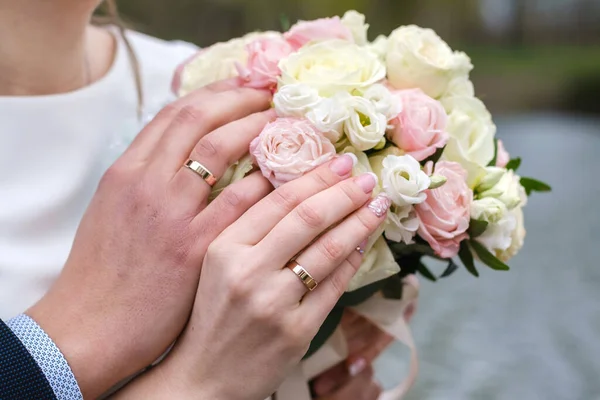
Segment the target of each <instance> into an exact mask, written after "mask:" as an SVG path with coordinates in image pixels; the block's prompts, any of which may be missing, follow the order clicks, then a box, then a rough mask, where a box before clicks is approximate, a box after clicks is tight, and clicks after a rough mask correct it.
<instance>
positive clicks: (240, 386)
mask: <svg viewBox="0 0 600 400" xmlns="http://www.w3.org/2000/svg"><path fill="white" fill-rule="evenodd" d="M351 168H352V159H351V158H350V157H349V156H347V155H345V156H341V157H339V158H338V159H336V160H334V161H333V162H331V163H329V164H327V165H323V166H321V167H319V168H318V169H317V170H315V171H313V172H312V173H310V174H307V175H305V176H304V177H302V178H299V179H297V180H295V181H292V182H289V183H287V184H285V185H283V186H282V187H280V188H279V189H277V190H276V191H274V192H272V193H271V194H270V195H268V196H267V197H266V198H265V199H263V200H262V201H260V202H259V203H257V204H256V205H255V206H253V207H252V208H251V209H250V210H249V211H248V212H246V213H245V214H244V215H243V216H242V217H241V218H240V219H238V221H237V222H235V223H234V224H232V225H231V226H230V227H229V228H227V229H226V230H225V231H224V232H223V233H222V234H221V235H220V236H219V237H218V238H217V239H216V240H215V241H214V242H213V243H212V244H211V245H210V247H209V249H208V252H207V254H206V257H205V260H204V265H203V269H202V275H201V277H200V284H199V288H198V294H197V296H196V302H195V305H194V310H193V312H192V317H191V320H190V322H189V324H188V326H187V327H186V329H185V331H184V333H183V335H182V337H181V339H180V340H179V341H178V342H177V344H176V345H175V348H174V349H173V351H172V352H171V353H170V354H169V356H168V357H167V359H166V360H165V361H164V362H163V363H162V364H160V365H159V366H158V367H155V368H154V369H153V370H152V371H150V372H149V373H148V374H147V375H146V376H144V377H143V378H142V379H140V380H139V381H137V382H135V383H134V385H133V386H132V387H131V388H128V389H126V392H124V393H122V395H123V397H124V398H127V397H129V398H146V399H149V398H168V397H170V398H178V399H211V400H212V399H228V400H237V399H240V400H241V399H264V398H265V397H267V396H268V395H269V394H270V393H272V392H273V391H274V390H275V389H276V388H277V387H278V385H279V384H280V383H281V381H282V380H283V379H284V378H285V376H286V374H287V373H288V372H289V371H290V368H291V367H293V366H294V365H296V364H297V363H298V362H299V361H300V359H301V358H302V356H303V355H304V354H305V352H306V350H307V349H308V346H309V343H310V341H311V340H312V338H313V337H314V335H315V334H316V333H317V331H318V330H319V327H320V326H321V324H322V323H323V321H324V320H325V318H326V317H327V315H328V314H329V312H330V311H331V309H332V308H333V306H334V305H335V304H336V302H337V300H338V299H339V297H340V296H341V295H342V294H343V293H344V291H345V289H346V288H347V286H348V284H349V282H350V280H351V278H352V277H353V275H354V274H355V272H356V270H357V269H358V267H359V266H360V262H361V258H362V257H361V255H360V253H359V252H358V251H356V247H357V246H358V245H359V244H360V243H361V242H363V241H364V240H365V239H366V238H368V237H369V236H370V235H371V234H372V233H373V232H374V231H375V230H376V229H377V227H378V226H379V225H380V224H381V223H382V222H383V220H384V219H385V215H386V214H387V208H388V207H389V204H390V203H389V199H388V198H387V197H384V196H380V197H377V198H376V199H375V200H371V192H372V190H373V188H374V186H375V185H376V181H375V178H374V177H373V176H372V175H371V174H364V175H361V176H359V177H355V178H350V179H344V178H347V177H348V176H349V175H350V171H351ZM342 179H344V180H342ZM340 181H341V182H340ZM332 225H335V227H333V228H331V229H329V228H330V227H331V226H332ZM298 254H299V255H298ZM296 255H298V256H297V258H296V261H297V263H298V264H300V265H302V266H303V267H304V268H305V269H306V270H307V271H308V272H309V273H310V274H311V275H312V277H313V278H314V279H315V280H316V281H317V282H319V283H320V284H319V286H318V287H317V288H316V289H315V290H314V291H311V292H308V290H307V287H306V286H305V285H304V283H303V282H302V281H301V279H300V278H299V277H298V276H297V275H296V274H295V273H294V272H292V270H290V269H289V268H286V264H288V261H289V260H290V259H292V258H294V257H295V256H296Z"/></svg>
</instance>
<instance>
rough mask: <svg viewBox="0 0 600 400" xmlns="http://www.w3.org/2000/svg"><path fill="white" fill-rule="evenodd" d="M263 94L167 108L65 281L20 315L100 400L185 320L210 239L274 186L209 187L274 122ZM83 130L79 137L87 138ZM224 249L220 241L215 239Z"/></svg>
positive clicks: (121, 166) (234, 91) (257, 180)
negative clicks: (200, 168)
mask: <svg viewBox="0 0 600 400" xmlns="http://www.w3.org/2000/svg"><path fill="white" fill-rule="evenodd" d="M270 100H271V95H270V93H268V92H266V91H257V90H253V89H240V88H237V87H235V84H234V83H233V82H231V81H230V82H220V83H217V84H214V85H212V86H210V87H207V88H205V89H201V90H199V91H197V92H195V93H192V94H191V95H190V96H188V97H186V98H183V99H180V100H178V101H177V102H175V103H173V104H172V105H170V106H168V107H167V108H165V109H164V110H162V111H161V112H160V113H159V114H158V116H157V117H156V118H155V119H154V120H153V121H152V122H151V123H150V124H149V125H148V126H147V127H146V128H145V129H144V130H143V131H142V132H141V133H140V134H139V135H138V136H137V138H136V139H135V141H134V142H133V144H132V145H131V146H130V147H129V149H128V150H127V151H126V152H125V154H124V155H123V156H122V157H121V158H120V159H119V160H117V162H116V163H115V164H114V165H113V166H112V167H111V168H110V169H109V170H108V172H107V173H106V175H105V176H104V177H103V179H102V181H101V183H100V185H99V188H98V191H97V192H96V194H95V196H94V198H93V200H92V202H91V204H90V206H89V208H88V210H87V212H86V214H85V216H84V218H83V220H82V222H81V225H80V227H79V230H78V232H77V235H76V238H75V242H74V245H73V248H72V251H71V254H70V256H69V259H68V261H67V263H66V265H65V267H64V270H63V272H62V274H61V276H60V277H59V278H58V280H57V282H56V283H55V285H54V286H53V287H52V289H51V290H50V291H49V293H48V294H47V295H46V296H45V297H44V299H42V300H41V301H40V302H39V303H38V304H36V305H35V306H34V307H33V308H31V309H30V310H28V312H27V314H28V315H30V316H31V317H32V318H33V319H34V320H36V321H37V322H38V323H39V324H40V325H41V326H42V328H43V329H44V330H45V331H46V332H47V333H48V335H49V336H50V337H51V338H52V339H53V340H54V341H55V342H56V344H57V345H58V347H59V348H60V349H61V351H62V352H63V354H64V355H65V357H66V359H67V360H68V362H69V364H70V366H71V368H72V370H73V372H74V374H75V377H76V378H77V380H78V383H79V384H80V387H81V389H82V392H83V394H84V395H85V396H86V398H87V397H89V398H95V397H97V396H98V395H99V394H101V393H102V392H104V391H105V390H107V389H109V388H110V387H111V386H112V385H114V384H116V383H117V382H118V381H119V380H121V379H123V378H125V377H127V376H129V375H131V374H133V373H135V372H136V371H138V370H140V369H142V368H143V367H145V366H147V365H149V364H150V363H152V362H153V361H154V360H156V358H158V357H159V356H160V355H161V354H162V353H163V352H164V351H165V350H166V349H167V348H168V346H169V345H170V344H171V343H172V342H173V341H174V340H175V338H176V337H177V335H178V334H179V333H180V332H181V330H182V329H183V327H184V325H185V323H186V321H187V320H188V318H189V315H190V311H191V308H192V305H193V301H194V296H195V294H196V289H197V285H198V278H199V275H200V267H201V264H202V259H203V258H204V254H205V252H206V249H207V247H208V245H209V243H210V242H212V241H213V240H214V238H215V237H217V235H218V234H219V233H221V232H222V231H223V229H225V228H226V227H227V226H229V225H230V224H231V223H232V222H234V221H235V220H236V219H237V218H238V217H239V216H240V215H242V214H243V213H244V212H245V211H246V210H247V209H248V208H250V206H252V205H253V204H255V203H256V202H257V201H258V200H259V199H261V198H263V197H264V196H265V195H267V194H268V193H269V192H270V191H271V190H272V188H271V187H270V185H269V184H268V183H267V182H266V181H265V180H264V179H262V177H260V176H257V175H253V176H250V177H249V178H246V179H244V180H242V181H240V182H238V183H236V184H234V185H231V186H230V187H228V188H227V189H226V190H225V191H223V192H222V193H221V194H220V195H219V196H218V198H217V199H216V200H214V201H213V202H212V203H211V204H210V205H208V206H207V198H208V196H209V193H210V191H211V188H210V186H209V185H208V184H207V182H205V181H204V180H203V179H202V178H201V177H200V176H198V175H197V174H196V173H195V172H193V171H192V170H190V169H188V168H186V167H184V166H183V165H184V163H185V162H186V161H187V159H188V158H190V159H193V160H196V161H199V162H200V163H202V164H203V165H204V166H206V168H208V169H209V170H210V171H211V172H212V173H213V174H214V176H215V177H216V178H219V177H220V176H221V175H222V174H223V173H224V172H225V170H226V169H227V167H228V166H229V164H231V163H233V162H235V161H236V160H238V159H240V158H241V157H242V156H243V155H244V154H245V153H246V152H247V150H248V147H249V143H250V141H251V140H252V139H253V138H254V137H255V136H257V135H258V134H259V133H260V131H261V130H262V129H263V127H264V126H265V124H266V123H267V122H268V121H269V120H271V119H272V118H274V114H273V112H272V111H264V110H267V109H268V108H269V103H270ZM82 134H83V132H82ZM221 243H222V242H221Z"/></svg>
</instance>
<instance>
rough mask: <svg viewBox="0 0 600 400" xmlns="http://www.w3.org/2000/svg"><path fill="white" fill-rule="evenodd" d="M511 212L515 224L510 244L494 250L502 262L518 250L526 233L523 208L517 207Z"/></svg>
mask: <svg viewBox="0 0 600 400" xmlns="http://www.w3.org/2000/svg"><path fill="white" fill-rule="evenodd" d="M511 213H512V214H513V215H514V216H515V219H516V221H517V226H516V228H515V229H514V230H513V231H512V235H511V238H510V239H511V241H510V246H509V247H508V249H506V250H503V251H497V252H496V256H497V257H498V258H499V259H500V260H502V261H504V262H506V261H508V260H510V259H511V258H512V257H514V256H515V255H516V254H517V253H518V252H519V250H521V247H523V242H524V241H525V235H526V233H527V231H525V224H524V218H523V208H522V207H517V208H515V209H514V210H512V211H511Z"/></svg>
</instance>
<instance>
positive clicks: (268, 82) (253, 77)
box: [236, 37, 293, 89]
mask: <svg viewBox="0 0 600 400" xmlns="http://www.w3.org/2000/svg"><path fill="white" fill-rule="evenodd" d="M246 50H247V51H248V62H247V63H246V67H243V66H242V65H240V64H239V63H238V64H236V68H237V70H238V73H239V75H240V78H242V80H243V81H244V86H246V87H251V88H255V89H272V88H274V87H275V86H276V85H277V78H278V77H279V76H280V75H281V70H280V69H279V61H280V60H281V59H283V58H285V57H287V56H288V55H290V54H291V53H292V51H293V50H292V46H290V45H289V43H288V42H286V41H285V40H284V39H282V38H280V37H270V38H264V39H258V40H255V41H254V42H252V43H250V44H248V45H247V46H246Z"/></svg>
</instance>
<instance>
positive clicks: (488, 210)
mask: <svg viewBox="0 0 600 400" xmlns="http://www.w3.org/2000/svg"><path fill="white" fill-rule="evenodd" d="M506 212H507V208H506V205H505V204H504V203H503V202H501V201H500V200H498V199H496V198H494V197H485V198H483V199H479V200H475V201H473V203H472V204H471V218H472V219H476V220H479V221H485V222H487V223H491V224H493V223H496V222H498V221H500V220H501V219H502V218H503V217H504V215H505V214H506Z"/></svg>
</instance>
